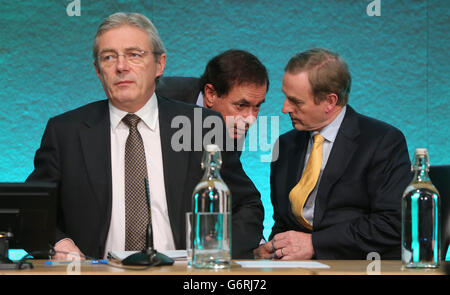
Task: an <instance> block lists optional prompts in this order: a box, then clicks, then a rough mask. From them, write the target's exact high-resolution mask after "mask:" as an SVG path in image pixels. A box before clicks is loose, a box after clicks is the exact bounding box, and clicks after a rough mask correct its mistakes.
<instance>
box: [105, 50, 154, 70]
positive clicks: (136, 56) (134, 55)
mask: <svg viewBox="0 0 450 295" xmlns="http://www.w3.org/2000/svg"><path fill="white" fill-rule="evenodd" d="M149 52H150V51H146V50H129V51H126V52H125V53H123V54H118V53H117V52H114V51H108V52H103V53H101V54H100V55H99V56H98V59H99V61H100V64H102V65H105V66H111V65H113V64H115V63H117V60H118V59H119V56H123V57H124V58H125V60H126V61H127V62H129V63H130V64H134V65H139V64H142V63H143V62H144V58H145V56H146V55H147V54H148V53H149Z"/></svg>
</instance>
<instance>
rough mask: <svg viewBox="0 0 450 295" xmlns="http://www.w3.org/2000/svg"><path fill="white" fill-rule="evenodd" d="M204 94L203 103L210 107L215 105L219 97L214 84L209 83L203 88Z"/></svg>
mask: <svg viewBox="0 0 450 295" xmlns="http://www.w3.org/2000/svg"><path fill="white" fill-rule="evenodd" d="M203 92H204V95H203V105H204V106H205V107H206V108H208V109H210V108H212V107H213V106H214V103H215V102H216V99H217V98H218V96H217V92H216V90H215V89H214V86H213V85H212V84H210V83H207V84H206V85H205V88H204V89H203Z"/></svg>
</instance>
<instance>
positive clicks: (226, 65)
mask: <svg viewBox="0 0 450 295" xmlns="http://www.w3.org/2000/svg"><path fill="white" fill-rule="evenodd" d="M268 90H269V76H268V73H267V69H266V67H265V66H264V65H263V64H262V63H261V61H260V60H259V59H258V58H257V57H256V56H255V55H253V54H251V53H250V52H248V51H245V50H240V49H229V50H226V51H224V52H222V53H220V54H218V55H216V56H214V57H213V58H211V59H210V60H209V61H208V63H207V64H206V66H205V70H204V72H203V74H202V76H201V77H200V78H193V77H161V79H159V81H158V85H157V86H156V94H157V95H160V96H162V97H165V98H171V99H176V100H180V101H184V102H187V103H194V104H197V105H199V106H202V107H205V108H207V109H211V110H214V111H216V112H219V113H220V114H221V115H222V116H223V118H224V119H225V122H226V124H227V130H228V134H229V135H230V137H231V138H234V139H235V140H236V144H237V143H238V142H239V144H240V145H239V146H236V149H238V148H239V150H241V148H242V144H243V140H244V139H245V135H246V133H247V131H248V129H249V128H250V126H251V125H252V124H253V123H254V122H255V121H256V119H257V117H258V113H259V109H260V107H261V105H262V104H263V103H264V102H265V98H266V93H267V91H268Z"/></svg>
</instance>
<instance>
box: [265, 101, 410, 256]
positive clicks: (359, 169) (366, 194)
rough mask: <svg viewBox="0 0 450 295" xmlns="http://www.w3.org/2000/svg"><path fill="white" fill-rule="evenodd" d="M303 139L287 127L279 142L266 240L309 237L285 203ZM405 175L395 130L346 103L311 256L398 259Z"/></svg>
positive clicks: (296, 176) (318, 205)
mask: <svg viewBox="0 0 450 295" xmlns="http://www.w3.org/2000/svg"><path fill="white" fill-rule="evenodd" d="M309 136H310V135H309V132H305V131H298V130H295V129H294V130H291V131H289V132H287V133H285V134H283V135H281V136H280V138H279V140H278V144H279V150H278V151H276V152H279V157H278V159H277V160H276V161H274V162H273V163H272V165H271V178H270V181H271V199H272V204H273V207H274V215H273V216H274V220H275V224H274V226H273V229H272V234H271V238H273V236H274V235H275V234H277V233H280V232H285V231H288V230H295V231H301V232H310V231H309V230H308V229H306V228H304V227H303V226H301V225H300V223H299V222H298V221H297V220H296V219H295V217H294V216H293V214H292V212H291V206H290V201H289V192H290V191H291V189H292V188H293V187H294V186H295V185H296V184H297V182H298V181H299V180H300V178H301V173H302V169H303V166H304V159H305V154H306V149H307V146H308V140H309ZM411 178H412V174H411V166H410V160H409V156H408V149H407V146H406V141H405V138H404V136H403V134H402V133H401V131H399V130H398V129H396V128H394V127H392V126H390V125H388V124H386V123H383V122H381V121H378V120H375V119H372V118H369V117H366V116H363V115H360V114H358V113H356V112H355V111H354V110H353V109H352V108H351V107H350V106H347V111H346V114H345V117H344V120H343V121H342V124H341V127H340V129H339V131H338V134H337V137H336V140H335V142H334V144H333V148H332V150H331V153H330V156H329V158H328V162H327V164H326V167H325V168H324V171H323V174H322V178H321V181H320V184H319V188H318V192H317V196H316V200H315V207H314V219H313V230H312V242H313V247H314V251H315V258H317V259H366V256H367V254H368V253H370V252H373V251H375V252H378V253H379V254H380V255H381V258H382V259H399V258H400V240H401V197H402V193H403V191H404V190H405V188H406V186H407V185H408V184H409V182H410V181H411Z"/></svg>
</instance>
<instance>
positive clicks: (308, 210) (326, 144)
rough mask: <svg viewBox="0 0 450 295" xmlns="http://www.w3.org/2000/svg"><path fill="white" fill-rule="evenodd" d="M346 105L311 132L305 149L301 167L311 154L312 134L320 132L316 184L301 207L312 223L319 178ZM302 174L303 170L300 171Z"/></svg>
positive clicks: (306, 217)
mask: <svg viewBox="0 0 450 295" xmlns="http://www.w3.org/2000/svg"><path fill="white" fill-rule="evenodd" d="M346 109H347V107H346V106H344V107H343V108H342V110H341V112H340V113H339V115H337V116H336V118H334V120H333V121H332V122H331V123H330V124H328V125H327V126H325V127H324V128H323V129H322V130H320V132H317V131H314V132H311V137H310V139H309V142H308V148H307V150H306V157H305V164H304V166H303V169H305V167H306V163H308V159H309V155H311V150H312V146H313V144H314V135H316V134H317V133H320V135H322V136H323V137H324V138H325V140H324V141H323V144H322V167H321V168H320V174H319V179H318V180H317V183H316V186H315V187H314V189H313V190H312V192H311V193H310V194H309V197H308V199H307V200H306V203H305V206H304V207H303V217H304V218H305V219H306V220H308V222H309V223H310V224H311V225H313V219H314V203H315V201H316V196H317V190H318V188H319V184H320V180H321V179H322V174H323V169H325V166H326V165H327V161H328V157H329V156H330V152H331V149H332V148H333V144H334V141H335V139H336V136H337V134H338V131H339V128H340V127H341V123H342V120H344V115H345V111H346ZM302 175H303V172H302Z"/></svg>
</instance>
